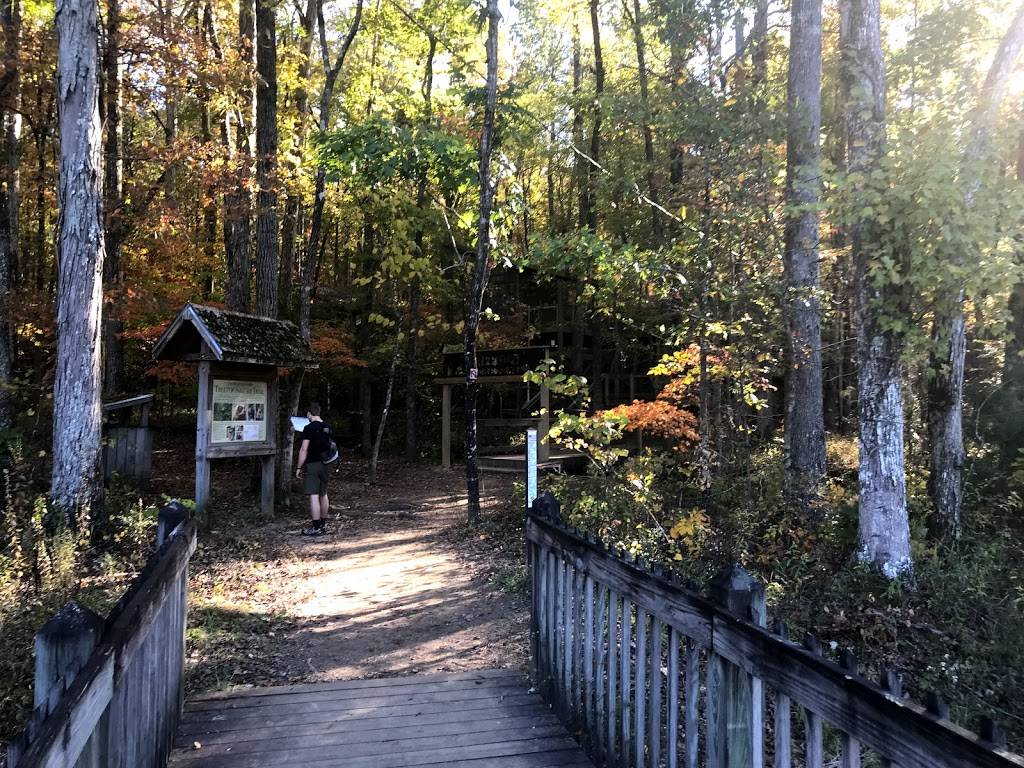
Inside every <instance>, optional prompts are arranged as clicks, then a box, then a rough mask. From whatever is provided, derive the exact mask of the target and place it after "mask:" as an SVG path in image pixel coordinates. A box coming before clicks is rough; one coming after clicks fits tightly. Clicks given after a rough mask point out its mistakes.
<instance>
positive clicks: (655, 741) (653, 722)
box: [647, 616, 664, 768]
mask: <svg viewBox="0 0 1024 768" xmlns="http://www.w3.org/2000/svg"><path fill="white" fill-rule="evenodd" d="M663 629H664V627H663V625H662V623H661V622H660V621H658V619H656V618H655V617H654V616H652V617H651V682H650V697H649V698H650V701H649V703H648V706H647V744H648V746H649V748H650V760H651V766H652V768H658V767H659V766H660V765H661V678H662V675H661V651H662V639H661V633H662V631H663Z"/></svg>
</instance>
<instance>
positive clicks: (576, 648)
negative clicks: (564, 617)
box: [572, 568, 585, 727]
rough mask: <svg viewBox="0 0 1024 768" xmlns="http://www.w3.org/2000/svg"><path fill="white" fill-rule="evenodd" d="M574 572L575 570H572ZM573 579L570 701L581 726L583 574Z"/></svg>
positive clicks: (578, 572)
mask: <svg viewBox="0 0 1024 768" xmlns="http://www.w3.org/2000/svg"><path fill="white" fill-rule="evenodd" d="M574 570H575V568H574ZM575 573H576V576H575V578H574V579H573V592H572V600H573V608H572V617H573V649H572V701H573V706H574V708H575V714H576V722H577V724H578V725H579V726H581V727H582V725H583V624H584V614H585V610H584V607H583V578H584V576H583V573H582V572H581V571H575Z"/></svg>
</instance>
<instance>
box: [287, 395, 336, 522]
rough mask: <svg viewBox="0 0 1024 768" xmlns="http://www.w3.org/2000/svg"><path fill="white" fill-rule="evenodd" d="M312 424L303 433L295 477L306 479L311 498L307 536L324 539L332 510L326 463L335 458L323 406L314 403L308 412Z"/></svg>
mask: <svg viewBox="0 0 1024 768" xmlns="http://www.w3.org/2000/svg"><path fill="white" fill-rule="evenodd" d="M306 418H307V419H309V424H307V425H306V426H305V428H304V429H303V430H302V445H301V446H300V447H299V462H298V465H297V467H296V469H295V476H296V477H298V478H303V481H302V492H303V493H304V494H306V495H307V496H309V515H310V517H311V518H312V519H311V521H310V524H309V527H308V528H306V529H305V530H303V531H302V535H303V536H322V535H323V534H325V533H327V528H326V527H325V523H326V521H327V515H328V513H329V512H330V511H331V505H330V501H329V500H328V498H327V479H328V471H329V470H328V467H327V464H325V463H324V462H325V461H327V460H330V459H331V453H332V451H331V443H332V441H333V434H332V432H331V428H330V427H329V426H327V425H326V424H324V422H323V420H322V419H321V418H320V404H319V403H310V404H309V407H308V408H307V409H306Z"/></svg>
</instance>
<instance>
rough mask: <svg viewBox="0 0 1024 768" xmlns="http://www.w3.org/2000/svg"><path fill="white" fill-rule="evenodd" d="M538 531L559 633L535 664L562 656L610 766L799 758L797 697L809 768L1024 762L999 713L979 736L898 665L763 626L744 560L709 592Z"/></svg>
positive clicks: (721, 766) (538, 526) (569, 689)
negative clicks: (828, 654) (837, 657)
mask: <svg viewBox="0 0 1024 768" xmlns="http://www.w3.org/2000/svg"><path fill="white" fill-rule="evenodd" d="M527 536H528V539H529V541H530V542H532V543H534V544H536V545H538V546H539V547H540V548H541V550H542V551H543V552H544V553H545V555H546V556H547V557H548V558H549V559H550V560H551V561H552V562H553V566H551V568H552V569H553V570H551V571H548V576H547V577H545V576H544V575H543V573H540V574H539V575H538V572H537V571H534V573H535V578H537V579H538V585H539V586H540V591H539V592H538V595H541V596H543V595H545V594H551V592H552V591H551V590H549V589H546V588H545V587H544V579H545V578H552V574H553V576H554V577H555V578H556V579H557V587H556V589H555V590H554V593H553V594H552V596H551V597H550V598H547V601H548V603H549V605H538V606H537V609H536V610H538V611H539V612H540V613H541V614H542V615H546V616H548V617H551V619H552V621H551V624H552V625H553V627H552V628H553V630H554V631H553V632H547V633H545V632H541V633H540V637H541V644H542V645H545V644H546V645H547V648H546V649H541V650H539V651H538V653H537V659H539V660H541V669H539V670H538V671H539V673H543V672H544V669H543V659H545V658H548V656H550V657H551V658H553V659H556V660H557V661H556V663H555V664H554V665H553V666H555V667H557V666H558V665H559V664H560V668H559V669H552V670H551V671H552V672H553V674H550V675H549V678H550V679H551V680H552V683H553V685H552V686H551V687H550V689H547V692H548V701H549V702H550V703H551V704H552V705H553V706H554V707H555V708H556V710H558V712H559V714H560V715H561V716H562V717H563V719H564V720H565V721H566V722H567V724H569V725H570V726H571V727H572V728H573V729H576V728H580V729H582V731H583V733H584V737H583V741H584V743H585V745H586V746H587V747H588V748H589V749H590V752H591V754H592V755H593V756H594V757H595V758H596V759H598V760H599V761H602V760H603V763H604V764H607V765H609V766H611V765H618V766H633V767H634V768H647V767H648V766H650V768H660V766H662V765H667V766H669V768H676V767H677V766H678V765H680V764H682V765H683V766H685V768H700V767H701V766H706V768H763V766H764V765H765V764H766V758H768V757H770V758H771V760H770V764H771V765H773V766H774V767H775V768H792V766H793V754H792V753H793V733H792V728H791V718H792V716H793V707H794V705H795V706H796V707H797V710H796V711H797V713H799V714H800V715H802V718H803V721H804V728H803V729H802V733H801V735H800V737H799V747H800V749H801V751H802V752H803V761H802V762H803V764H804V765H805V766H806V768H822V767H823V766H824V765H826V764H829V765H839V766H840V767H841V768H860V765H861V752H862V750H864V749H869V750H871V751H872V752H873V753H875V754H876V755H877V757H878V759H879V760H880V761H882V764H883V765H886V766H896V767H898V768H1011V767H1012V766H1016V767H1017V768H1024V757H1021V756H1020V755H1015V754H1013V753H1010V752H1008V751H1007V750H1006V749H1005V745H1004V741H1003V738H1002V736H1001V734H1000V732H999V729H998V728H997V727H995V726H994V725H993V724H991V723H988V724H983V727H982V729H981V730H982V735H981V736H979V735H976V734H974V733H971V732H969V731H966V730H964V729H963V728H960V727H958V726H956V725H954V724H953V723H951V722H949V717H948V708H945V707H944V706H943V705H942V704H941V702H938V701H933V702H932V706H931V707H929V708H928V709H925V708H924V707H921V706H919V705H917V704H915V703H914V702H912V701H910V700H909V699H906V698H904V697H903V696H902V691H901V690H900V687H899V685H898V681H897V680H895V679H894V678H893V677H892V676H889V677H887V680H886V685H884V686H883V687H882V688H879V687H876V686H874V685H871V684H870V683H868V682H867V681H865V680H864V679H863V678H861V677H860V676H859V674H858V671H857V665H856V661H855V660H853V658H852V656H850V657H848V658H844V660H843V664H842V666H840V665H839V664H836V663H833V662H832V661H830V660H828V659H826V658H824V657H823V656H822V654H821V648H820V645H819V644H817V642H816V641H815V640H813V639H810V640H809V642H808V643H807V647H801V646H798V645H796V644H794V643H791V642H789V640H788V639H787V638H786V637H785V636H784V634H783V633H781V632H769V631H768V630H766V629H765V628H764V627H765V624H766V618H767V617H766V615H765V611H764V602H763V588H762V587H761V586H760V585H759V584H757V583H756V581H755V580H753V578H752V577H750V576H749V574H746V573H745V572H744V571H742V569H739V568H738V567H734V568H732V569H729V571H727V572H726V573H724V574H723V575H722V577H721V578H720V579H716V580H715V585H714V589H713V592H714V598H715V599H714V600H709V599H707V598H705V597H702V596H701V595H699V594H697V593H696V592H694V591H692V590H688V589H683V588H681V587H680V586H678V585H677V584H674V583H672V582H670V581H668V580H666V579H665V578H663V577H662V576H661V575H660V574H654V573H652V572H650V571H649V570H647V569H645V568H643V567H642V566H639V565H637V564H636V563H632V562H627V561H626V560H625V559H624V558H622V557H618V556H616V555H614V554H613V553H610V552H609V551H608V549H607V548H606V547H604V546H603V545H601V544H600V543H596V542H594V541H592V540H589V539H586V538H583V537H581V536H579V535H578V534H577V533H576V532H575V531H572V530H569V529H567V528H566V527H565V526H564V525H562V524H561V522H560V521H559V520H558V519H555V518H551V517H544V516H541V515H539V514H535V513H532V512H531V514H530V515H529V517H528V520H527ZM605 595H607V610H606V615H605V603H604V601H605V599H606V598H605ZM595 600H596V601H597V603H596V605H595ZM595 621H596V626H595ZM779 629H782V627H781V626H780V627H779ZM666 637H667V645H668V648H667V653H666V651H665V639H666ZM545 654H548V656H546V655H545ZM595 654H596V655H595ZM705 657H706V663H705V662H702V659H704V658H705ZM702 667H704V668H705V669H703V679H704V681H705V687H704V689H703V690H704V695H703V697H702V696H701V691H702V687H701V681H702ZM680 688H681V690H680ZM766 690H770V691H771V697H772V698H771V701H772V703H773V709H772V712H771V713H770V714H771V723H770V727H769V724H768V723H767V722H766V717H765V711H766V710H765V705H766ZM702 698H703V700H702ZM702 710H703V713H704V717H703V718H702V717H701V712H702ZM702 719H703V725H704V732H703V734H702V733H701V726H702ZM826 728H828V729H834V731H835V732H837V734H838V735H837V737H836V738H834V739H831V740H830V741H829V742H828V743H830V744H837V745H838V747H837V749H836V751H835V754H829V755H826V754H825V750H824V746H825V739H824V736H825V730H826ZM829 733H832V731H831V730H830V731H829ZM766 736H770V737H771V738H770V741H769V747H770V751H768V752H767V754H766V748H765V742H766ZM830 738H831V737H830ZM680 747H681V749H682V754H680ZM830 749H831V748H830Z"/></svg>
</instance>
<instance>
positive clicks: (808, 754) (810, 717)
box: [804, 634, 825, 768]
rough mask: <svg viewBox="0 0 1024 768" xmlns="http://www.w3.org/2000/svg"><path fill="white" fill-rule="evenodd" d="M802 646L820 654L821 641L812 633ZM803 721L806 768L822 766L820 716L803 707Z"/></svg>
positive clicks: (823, 755) (823, 759)
mask: <svg viewBox="0 0 1024 768" xmlns="http://www.w3.org/2000/svg"><path fill="white" fill-rule="evenodd" d="M804 647H805V648H806V649H807V650H809V651H810V652H811V653H813V654H814V655H816V656H820V655H821V643H820V642H819V641H818V638H816V637H815V636H814V635H812V634H808V635H807V637H806V638H805V639H804ZM804 722H805V730H806V736H805V739H806V742H807V743H806V747H805V758H804V764H805V765H806V767H807V768H822V766H823V765H824V763H825V751H824V747H823V745H822V722H821V717H820V716H819V715H818V714H817V713H815V712H812V711H811V710H809V709H807V708H806V707H804Z"/></svg>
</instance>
